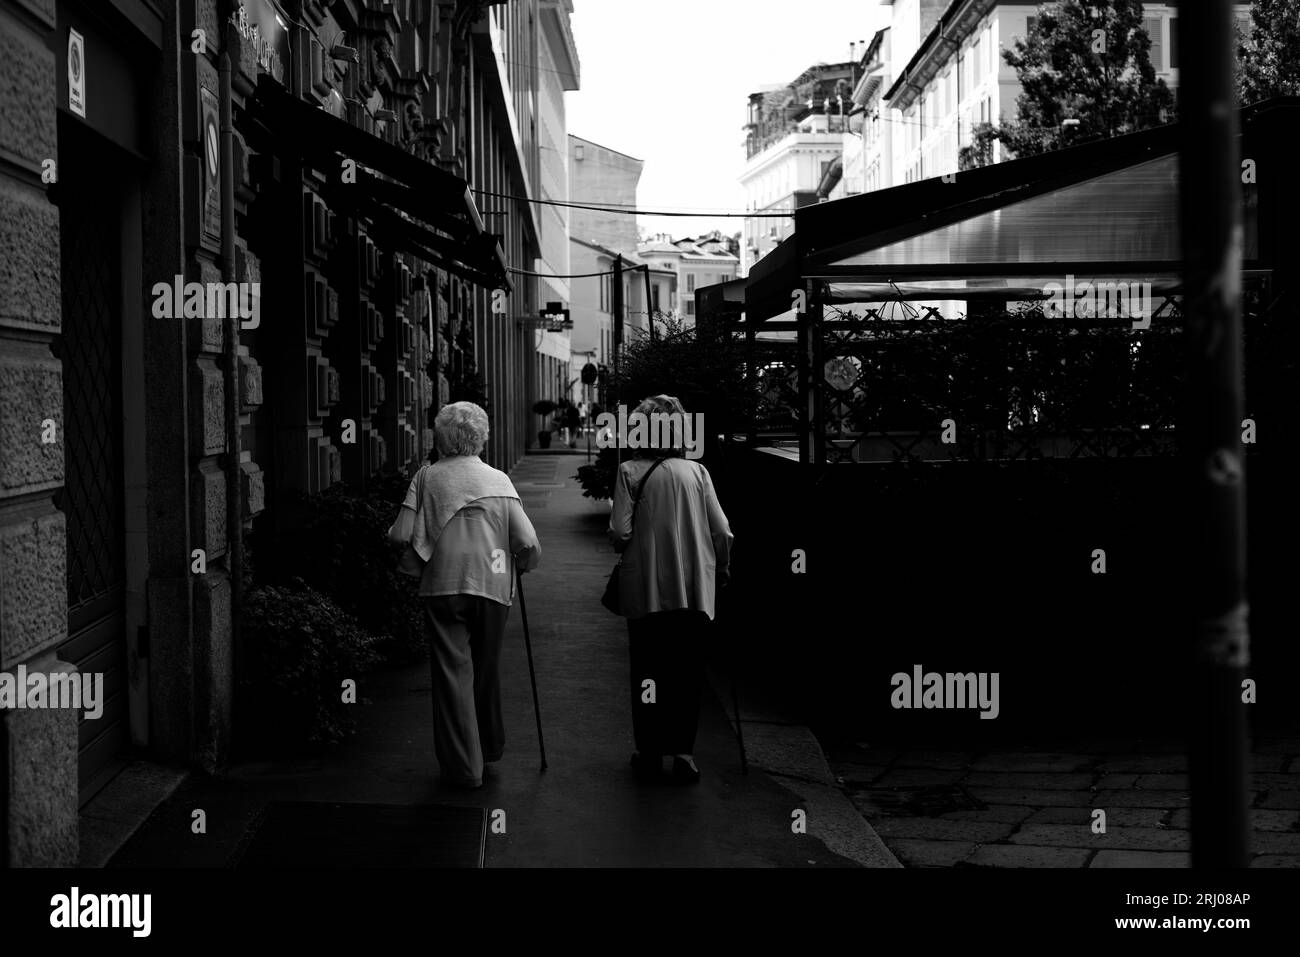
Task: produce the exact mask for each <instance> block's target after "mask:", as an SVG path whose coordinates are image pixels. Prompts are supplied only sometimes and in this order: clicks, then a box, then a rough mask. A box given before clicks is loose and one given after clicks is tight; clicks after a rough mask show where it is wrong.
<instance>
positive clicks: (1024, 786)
mask: <svg viewBox="0 0 1300 957" xmlns="http://www.w3.org/2000/svg"><path fill="white" fill-rule="evenodd" d="M1130 746H1131V745H1130ZM825 750H826V752H827V759H828V760H829V762H830V766H831V770H832V772H833V773H834V774H835V775H836V780H837V783H838V784H839V785H840V787H841V788H842V789H843V790H844V792H845V793H846V794H847V795H848V796H849V798H850V799H851V800H852V801H853V803H854V804H855V805H856V806H857V808H858V810H859V811H861V812H862V815H863V817H865V818H866V819H867V821H868V822H869V823H870V824H871V826H872V827H873V828H874V829H875V831H876V833H877V834H879V835H880V837H881V838H882V839H883V840H884V842H885V844H886V846H888V847H889V849H890V850H891V851H893V852H894V854H895V855H896V856H897V857H898V859H899V860H900V861H901V862H902V863H903V865H904V866H905V867H1070V868H1081V867H1163V868H1182V867H1190V866H1191V854H1190V846H1191V832H1190V831H1189V829H1188V828H1189V827H1190V823H1191V812H1190V807H1189V804H1190V798H1189V794H1188V780H1187V759H1186V755H1185V753H1181V752H1180V751H1179V750H1178V749H1177V748H1176V747H1174V746H1163V745H1159V744H1153V745H1150V746H1149V747H1147V748H1146V750H1144V751H1142V752H1140V753H1126V752H1120V751H1114V752H1109V751H1077V750H1072V751H1061V752H1042V751H990V752H973V751H943V750H934V751H931V750H926V749H916V750H906V751H900V750H890V749H883V748H881V749H877V748H872V747H870V746H869V745H867V744H865V743H862V744H856V745H825ZM1249 787H1250V806H1251V825H1252V832H1251V840H1252V848H1251V849H1252V854H1253V857H1252V861H1251V866H1252V867H1300V737H1283V738H1262V739H1260V740H1258V741H1256V742H1255V743H1254V753H1253V754H1252V774H1251V780H1250V785H1249ZM1097 810H1101V811H1104V812H1105V831H1104V833H1100V832H1099V829H1098V830H1096V831H1095V830H1094V826H1093V825H1094V813H1095V811H1097Z"/></svg>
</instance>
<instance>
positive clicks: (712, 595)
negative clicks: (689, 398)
mask: <svg viewBox="0 0 1300 957" xmlns="http://www.w3.org/2000/svg"><path fill="white" fill-rule="evenodd" d="M636 413H639V414H641V415H644V416H647V417H649V416H653V415H660V416H665V415H666V416H673V415H675V416H676V418H675V420H674V419H664V420H663V421H664V422H668V423H672V425H671V432H672V441H671V443H670V446H671V447H668V448H641V449H637V450H634V457H633V458H632V459H630V460H629V461H627V462H624V463H623V464H622V466H620V467H619V470H618V479H617V482H616V483H615V486H614V508H613V511H612V513H611V515H610V522H609V535H610V539H611V541H612V542H613V543H614V548H615V550H616V551H619V552H621V553H622V556H623V561H622V564H621V566H620V573H619V574H620V580H619V591H620V596H621V600H622V607H623V613H624V614H625V615H626V616H627V619H628V622H627V629H628V641H629V656H630V658H631V666H632V667H631V679H632V730H633V736H634V738H635V741H636V752H635V753H634V754H633V755H632V766H633V768H634V769H635V770H636V772H637V776H638V777H640V778H641V779H642V780H653V779H656V778H658V777H659V775H661V774H662V773H663V758H664V757H665V756H666V755H672V756H673V771H672V775H673V779H674V780H675V781H677V782H679V783H694V782H696V781H698V780H699V777H700V771H699V768H698V767H697V766H696V764H695V757H694V750H695V735H696V728H697V725H698V723H699V709H700V694H701V692H702V690H703V684H704V648H705V643H706V641H707V638H708V634H709V629H710V627H711V624H712V621H713V617H714V612H715V601H716V588H717V585H718V583H722V584H725V583H726V581H727V579H728V577H729V571H728V569H729V564H730V557H731V543H732V540H733V536H732V534H731V527H730V525H729V524H728V522H727V516H726V515H724V514H723V511H722V508H721V506H720V505H719V504H718V497H717V495H716V493H715V492H714V490H713V481H712V480H711V479H710V477H709V473H708V470H707V469H705V468H704V466H703V465H701V464H699V463H698V462H694V461H690V460H688V459H686V458H685V457H684V455H685V453H684V449H685V442H684V436H683V435H682V431H681V428H680V427H678V426H679V424H684V423H685V421H686V413H685V410H684V409H683V408H682V404H681V403H680V402H679V401H678V400H677V399H676V398H674V397H672V396H667V395H658V396H654V397H652V398H649V399H646V400H645V401H643V402H642V403H641V404H640V405H639V406H637V408H636ZM652 434H654V433H652ZM638 496H639V502H638V504H637V505H636V510H635V516H636V521H635V528H634V527H633V503H634V501H637V499H638ZM646 681H653V682H654V684H653V686H650V685H647V684H645V682H646ZM651 687H653V689H654V694H653V701H651V695H650V693H649V692H650V688H651Z"/></svg>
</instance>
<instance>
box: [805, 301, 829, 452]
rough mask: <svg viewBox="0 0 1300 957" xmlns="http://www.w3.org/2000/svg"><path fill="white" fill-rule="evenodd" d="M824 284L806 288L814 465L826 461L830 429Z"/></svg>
mask: <svg viewBox="0 0 1300 957" xmlns="http://www.w3.org/2000/svg"><path fill="white" fill-rule="evenodd" d="M821 285H822V284H821V282H820V281H819V280H809V281H808V282H806V283H805V284H804V292H805V294H806V296H807V298H808V342H807V347H808V430H809V438H810V442H811V444H810V446H809V452H810V453H811V456H812V457H811V459H810V461H813V462H816V463H818V464H821V463H822V462H825V461H826V426H825V424H824V423H823V422H822V389H823V387H824V385H823V384H824V383H825V381H826V379H825V376H823V374H822V295H821Z"/></svg>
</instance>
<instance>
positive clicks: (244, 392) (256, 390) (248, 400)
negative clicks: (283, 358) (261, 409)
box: [239, 356, 263, 408]
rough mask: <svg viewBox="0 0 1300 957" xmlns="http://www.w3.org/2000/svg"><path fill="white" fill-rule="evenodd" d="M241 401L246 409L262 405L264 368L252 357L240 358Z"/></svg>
mask: <svg viewBox="0 0 1300 957" xmlns="http://www.w3.org/2000/svg"><path fill="white" fill-rule="evenodd" d="M239 384H240V394H239V401H240V403H241V404H242V405H243V406H244V407H245V408H248V407H255V406H259V405H261V404H262V401H263V400H262V367H261V366H260V365H258V364H257V360H256V359H254V358H253V357H251V356H240V357H239Z"/></svg>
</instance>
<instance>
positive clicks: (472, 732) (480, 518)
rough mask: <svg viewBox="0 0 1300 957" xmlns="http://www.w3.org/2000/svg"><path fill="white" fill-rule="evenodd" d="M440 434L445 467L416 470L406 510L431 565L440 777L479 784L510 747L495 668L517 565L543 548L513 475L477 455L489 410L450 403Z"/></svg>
mask: <svg viewBox="0 0 1300 957" xmlns="http://www.w3.org/2000/svg"><path fill="white" fill-rule="evenodd" d="M433 432H434V438H435V442H436V445H437V449H438V455H439V458H438V461H436V462H434V463H433V464H431V465H426V466H424V467H423V468H422V469H420V471H419V472H417V473H416V475H415V478H413V479H412V480H411V485H410V487H409V488H408V489H407V493H406V501H404V502H403V503H402V507H403V508H407V509H411V510H412V511H413V512H414V513H415V516H414V523H413V530H412V532H411V537H410V544H411V546H412V547H413V548H414V549H415V551H416V553H417V554H419V556H420V557H421V558H423V559H424V560H425V562H426V564H425V566H424V571H423V575H422V577H421V579H420V597H421V598H422V599H423V601H424V609H425V616H426V618H427V621H428V626H429V648H430V655H429V657H430V662H431V664H430V667H431V670H432V675H433V732H434V736H433V741H434V749H435V752H436V754H437V757H438V765H439V767H440V768H441V771H442V777H443V780H445V781H447V782H449V783H450V784H452V785H454V786H457V787H464V788H477V787H480V786H481V785H482V783H483V765H484V763H485V762H492V761H497V760H500V758H501V753H502V750H503V749H504V747H505V729H504V725H503V723H502V718H501V682H500V672H499V668H498V663H499V660H500V653H501V639H502V636H503V635H504V634H505V627H506V616H507V615H508V614H509V610H510V604H511V601H512V599H513V598H514V593H515V589H514V585H515V576H514V570H515V565H516V564H518V566H519V569H520V570H521V571H527V570H528V569H531V568H535V567H536V566H537V563H538V561H539V560H540V558H541V546H540V545H539V544H538V541H537V533H536V532H535V531H534V529H533V524H532V522H530V521H529V520H528V516H527V515H526V514H525V513H524V510H523V506H522V505H521V503H520V501H519V494H518V493H517V492H516V491H515V487H514V485H513V484H512V483H511V481H510V479H509V477H508V476H506V474H505V473H504V472H501V471H498V470H497V469H494V468H492V467H491V466H490V465H488V464H487V463H485V462H484V461H483V460H482V459H480V458H479V454H480V453H481V452H482V451H483V447H484V445H486V444H487V438H488V417H487V413H486V412H485V411H483V409H482V408H480V407H479V406H477V405H475V404H473V403H472V402H453V403H451V404H450V405H446V406H444V407H443V408H442V410H441V411H440V412H439V413H438V415H437V417H436V418H435V419H434V422H433ZM400 524H401V523H400V522H399V523H395V524H394V526H393V527H394V529H397V528H398V525H400ZM399 537H400V535H399V534H393V538H394V540H397V539H398V538H399ZM403 544H404V543H403Z"/></svg>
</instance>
